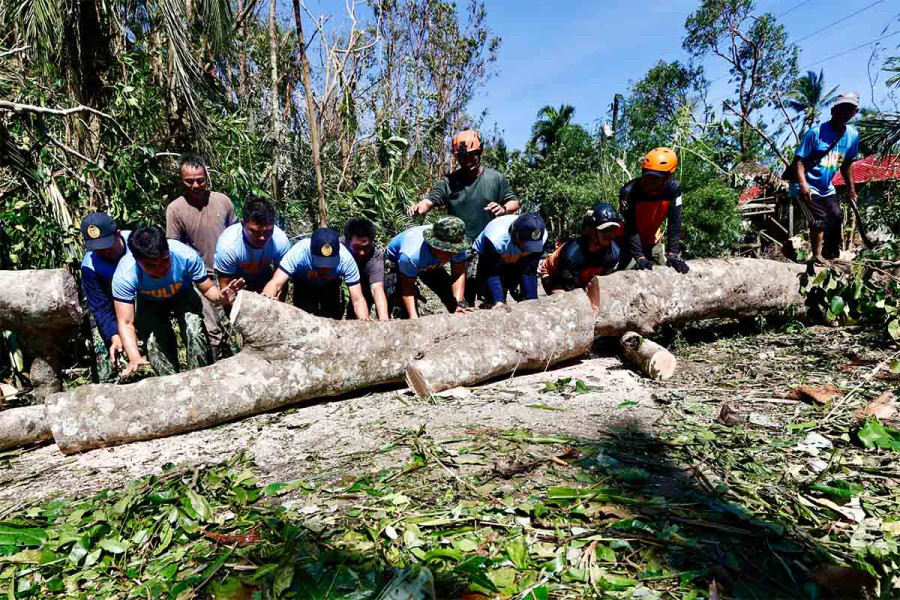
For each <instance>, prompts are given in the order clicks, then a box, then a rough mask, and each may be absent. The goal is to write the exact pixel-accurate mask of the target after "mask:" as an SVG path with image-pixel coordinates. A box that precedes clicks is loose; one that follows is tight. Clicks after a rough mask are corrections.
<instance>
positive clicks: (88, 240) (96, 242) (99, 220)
mask: <svg viewBox="0 0 900 600" xmlns="http://www.w3.org/2000/svg"><path fill="white" fill-rule="evenodd" d="M118 229H119V228H118V226H117V225H116V222H115V221H113V218H112V217H110V216H109V215H108V214H106V213H102V212H96V213H91V214H89V215H88V216H86V217H85V218H84V219H82V221H81V237H82V238H83V239H84V245H85V247H86V248H87V249H88V250H106V249H107V248H112V247H113V244H115V243H116V231H118Z"/></svg>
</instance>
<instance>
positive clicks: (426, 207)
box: [406, 199, 434, 217]
mask: <svg viewBox="0 0 900 600" xmlns="http://www.w3.org/2000/svg"><path fill="white" fill-rule="evenodd" d="M432 208H434V202H432V201H431V200H427V199H426V200H419V201H418V202H416V203H415V204H413V205H412V206H410V207H409V208H408V209H407V211H406V214H407V215H408V216H410V217H415V216H416V215H419V216H425V215H427V214H428V211H430V210H431V209H432Z"/></svg>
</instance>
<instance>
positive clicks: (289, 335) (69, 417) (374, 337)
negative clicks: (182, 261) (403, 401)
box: [47, 291, 593, 454]
mask: <svg viewBox="0 0 900 600" xmlns="http://www.w3.org/2000/svg"><path fill="white" fill-rule="evenodd" d="M579 296H580V297H581V298H579ZM583 298H584V294H582V293H579V294H571V295H567V296H565V297H562V298H560V297H552V298H542V299H540V300H536V301H533V302H524V303H522V304H520V305H517V306H516V307H515V308H513V309H511V310H510V311H508V312H507V311H494V312H488V311H484V312H482V313H476V314H468V315H454V314H443V315H432V316H429V317H424V318H421V319H417V320H411V321H391V322H388V323H380V322H359V321H334V320H331V319H324V318H321V317H315V316H313V315H310V314H308V313H305V312H303V311H301V310H300V309H298V308H294V307H293V306H290V305H288V304H285V303H283V302H275V301H273V300H270V299H268V298H265V297H264V296H261V295H259V294H253V293H251V292H245V291H242V292H240V293H239V294H238V299H237V301H236V303H235V305H234V307H233V309H232V312H231V319H232V323H233V324H234V327H235V329H236V330H237V331H238V332H239V333H240V334H241V335H242V336H243V339H244V348H243V349H242V350H241V352H239V353H238V354H237V356H234V357H232V358H228V359H225V360H221V361H219V362H217V363H215V364H214V365H211V366H209V367H204V368H202V369H196V370H193V371H188V372H185V373H180V374H178V375H170V376H167V377H154V378H151V379H145V380H143V381H140V382H138V383H134V384H130V385H102V384H101V385H86V386H82V387H79V388H76V389H72V390H69V391H67V392H64V393H62V394H56V395H54V396H51V397H50V398H48V400H47V415H48V420H49V422H50V426H51V428H52V430H53V436H54V438H55V439H56V443H57V445H58V446H59V448H60V450H62V451H63V452H64V453H66V454H70V453H73V452H81V451H86V450H91V449H94V448H101V447H105V446H114V445H117V444H123V443H127V442H134V441H138V440H149V439H155V438H160V437H166V436H169V435H175V434H178V433H185V432H188V431H194V430H196V429H203V428H206V427H212V426H214V425H217V424H219V423H224V422H227V421H233V420H235V419H241V418H244V417H248V416H251V415H255V414H259V413H262V412H266V411H270V410H275V409H279V408H284V407H286V406H290V405H292V404H296V403H297V402H300V401H302V400H307V399H311V398H323V397H328V396H337V395H341V394H346V393H349V392H352V391H354V390H358V389H362V388H366V387H371V386H373V385H379V384H383V383H389V382H397V381H402V380H403V377H404V374H405V373H406V369H407V367H408V366H409V365H410V363H411V362H412V361H414V360H415V359H416V358H417V357H421V356H422V355H423V353H424V356H426V357H427V356H429V353H430V351H431V349H434V348H437V349H440V348H444V347H445V346H444V342H445V341H446V340H448V339H451V337H452V339H455V340H459V341H460V343H462V340H463V333H462V332H468V337H469V338H474V339H477V340H479V341H480V342H481V343H482V345H483V341H484V339H485V336H484V328H485V326H486V322H487V321H490V322H492V325H491V328H492V329H491V331H494V332H503V333H504V335H505V336H506V337H507V338H508V339H509V346H508V347H507V348H506V349H505V350H504V354H503V360H504V361H505V362H504V363H503V365H506V366H505V367H503V368H508V369H513V368H515V366H516V362H515V361H514V359H513V354H512V353H513V351H514V346H515V338H513V337H512V336H513V335H519V336H521V331H520V328H521V325H520V323H521V320H522V318H523V316H525V315H528V317H527V318H528V319H529V320H533V319H536V318H538V317H537V315H540V314H541V313H542V312H545V311H544V310H543V308H544V307H553V309H552V310H547V311H546V313H547V314H546V315H545V316H544V317H543V318H544V319H545V321H544V324H545V325H547V324H549V323H551V320H552V319H553V318H554V316H558V318H559V319H560V322H559V323H556V324H553V325H552V327H553V328H554V329H560V330H562V329H567V328H572V327H577V326H579V324H580V327H581V329H582V330H583V331H582V332H581V333H580V334H578V335H574V333H573V335H572V338H574V339H577V340H579V341H578V342H577V344H582V343H583V340H584V339H587V338H590V337H591V336H592V333H591V331H592V323H593V318H592V317H591V316H590V313H591V311H590V306H589V303H588V302H587V301H586V300H583ZM563 307H565V308H566V309H565V310H562V311H561V312H560V309H562V308H563ZM573 307H575V308H573ZM573 315H577V320H576V321H575V323H569V322H568V319H570V318H571V317H572V316H573ZM529 322H530V321H529ZM469 323H471V324H469ZM533 333H534V335H538V334H542V333H543V332H541V331H535V332H533ZM554 339H556V340H558V341H560V343H562V344H563V348H560V350H559V351H558V353H550V354H558V355H559V356H571V353H572V352H573V349H572V348H574V345H573V344H576V342H573V341H572V339H570V338H569V337H560V336H555V337H554ZM528 347H529V346H528V345H523V346H522V348H523V350H527V348H528ZM439 351H440V350H439ZM479 356H481V359H480V361H481V362H484V363H491V362H492V359H491V358H489V357H493V356H494V348H492V347H491V348H487V347H481V348H480V354H479ZM519 358H521V361H522V363H525V364H530V363H529V360H530V358H529V356H528V355H527V354H525V353H524V352H523V354H521V355H519ZM542 360H546V359H545V358H543V357H542ZM535 364H537V363H535ZM493 369H495V370H493V371H492V372H491V373H487V374H486V375H485V376H488V377H489V376H492V375H497V374H502V373H504V372H508V371H503V370H502V368H501V365H496V366H494V367H493Z"/></svg>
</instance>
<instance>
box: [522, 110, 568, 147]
mask: <svg viewBox="0 0 900 600" xmlns="http://www.w3.org/2000/svg"><path fill="white" fill-rule="evenodd" d="M574 114H575V107H574V106H571V105H569V104H560V105H559V108H558V109H557V108H554V107H552V106H550V105H547V106H545V107H543V108H542V109H541V110H539V111H538V113H537V121H535V122H534V125H532V127H531V143H532V144H534V145H535V147H536V148H537V149H538V150H540V152H541V154H547V152H549V150H550V148H552V147H553V146H554V145H556V143H557V142H559V139H560V136H561V135H562V132H563V130H564V129H566V128H567V127H570V126H571V122H572V116H573V115H574Z"/></svg>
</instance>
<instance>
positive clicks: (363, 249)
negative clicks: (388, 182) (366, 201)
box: [342, 219, 390, 321]
mask: <svg viewBox="0 0 900 600" xmlns="http://www.w3.org/2000/svg"><path fill="white" fill-rule="evenodd" d="M342 243H343V244H344V246H345V247H346V248H347V250H349V251H350V254H352V255H353V260H355V261H356V268H357V269H359V276H360V285H361V286H362V293H363V297H364V298H365V299H366V312H367V313H368V312H370V311H371V310H372V305H373V304H374V305H375V312H376V314H377V315H378V320H379V321H387V320H388V319H389V318H390V312H389V311H388V301H387V294H386V293H385V291H384V252H383V251H382V250H381V248H379V247H378V246H376V245H375V223H373V222H372V221H370V220H368V219H350V220H349V221H347V223H345V224H344V239H343V240H342ZM355 317H356V312H355V311H354V307H353V303H352V302H351V303H349V304H348V305H347V318H348V319H353V318H355Z"/></svg>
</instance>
